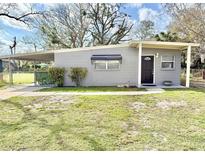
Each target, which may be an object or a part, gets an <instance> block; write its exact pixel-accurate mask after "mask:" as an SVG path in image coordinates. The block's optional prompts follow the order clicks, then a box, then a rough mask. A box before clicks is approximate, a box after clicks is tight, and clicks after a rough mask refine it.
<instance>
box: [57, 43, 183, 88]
mask: <svg viewBox="0 0 205 154" xmlns="http://www.w3.org/2000/svg"><path fill="white" fill-rule="evenodd" d="M65 51H66V50H65ZM65 51H63V52H59V53H55V56H54V58H55V60H54V61H55V64H54V65H55V66H56V67H65V68H66V69H68V68H69V67H86V68H87V69H88V75H87V77H86V79H85V80H84V81H83V86H116V85H119V84H127V83H129V84H130V85H137V74H138V73H137V68H138V67H137V66H138V61H137V60H138V49H137V48H130V47H119V48H106V49H94V50H84V51H73V52H65ZM67 51H69V50H67ZM156 53H159V54H158V58H157V57H155V81H156V82H155V83H156V84H157V85H162V82H163V81H164V80H171V81H172V82H173V83H174V85H179V84H180V70H181V66H180V61H181V60H180V58H181V53H180V52H179V51H177V50H168V49H166V50H165V49H144V48H143V49H142V54H155V55H156ZM97 54H121V55H122V64H121V65H120V70H117V71H97V70H95V69H94V65H93V64H92V63H91V56H92V55H97ZM162 55H174V56H175V58H176V59H175V69H174V70H172V71H165V70H162V69H161V56H162ZM64 85H65V86H73V85H74V83H73V82H72V81H71V80H70V79H69V77H68V75H67V74H66V75H65V83H64Z"/></svg>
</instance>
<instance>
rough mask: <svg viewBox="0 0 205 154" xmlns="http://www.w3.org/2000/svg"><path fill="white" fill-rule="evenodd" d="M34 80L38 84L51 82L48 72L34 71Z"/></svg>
mask: <svg viewBox="0 0 205 154" xmlns="http://www.w3.org/2000/svg"><path fill="white" fill-rule="evenodd" d="M36 81H37V82H38V84H40V85H48V84H51V83H52V79H51V76H50V75H49V73H48V72H36Z"/></svg>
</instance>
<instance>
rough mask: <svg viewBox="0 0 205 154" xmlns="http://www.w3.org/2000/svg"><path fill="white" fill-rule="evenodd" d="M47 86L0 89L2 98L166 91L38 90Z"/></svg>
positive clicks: (159, 90) (158, 90) (132, 93)
mask: <svg viewBox="0 0 205 154" xmlns="http://www.w3.org/2000/svg"><path fill="white" fill-rule="evenodd" d="M42 88H45V87H41V86H33V85H15V86H11V87H8V88H6V89H2V90H0V100H5V99H8V98H11V97H14V96H51V95H58V96H59V95H62V96H67V95H86V96H89V95H130V96H131V95H133V96H134V95H145V94H157V93H162V92H164V90H163V89H161V88H147V89H146V91H118V92H117V91H116V92H37V90H40V89H42Z"/></svg>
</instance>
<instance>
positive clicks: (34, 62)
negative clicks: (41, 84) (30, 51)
mask: <svg viewBox="0 0 205 154" xmlns="http://www.w3.org/2000/svg"><path fill="white" fill-rule="evenodd" d="M33 64H34V71H33V73H34V85H35V86H36V61H33Z"/></svg>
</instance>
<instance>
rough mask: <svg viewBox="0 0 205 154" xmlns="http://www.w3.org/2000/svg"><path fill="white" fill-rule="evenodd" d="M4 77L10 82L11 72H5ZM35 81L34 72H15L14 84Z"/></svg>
mask: <svg viewBox="0 0 205 154" xmlns="http://www.w3.org/2000/svg"><path fill="white" fill-rule="evenodd" d="M3 79H4V81H5V82H7V83H9V74H8V73H4V75H3ZM32 82H34V74H33V73H13V83H14V84H27V83H32Z"/></svg>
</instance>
